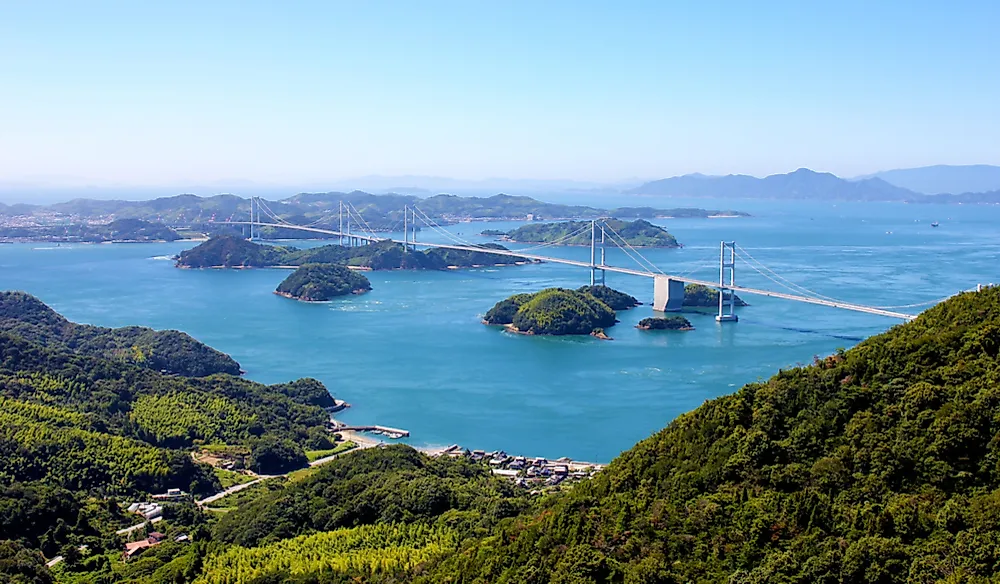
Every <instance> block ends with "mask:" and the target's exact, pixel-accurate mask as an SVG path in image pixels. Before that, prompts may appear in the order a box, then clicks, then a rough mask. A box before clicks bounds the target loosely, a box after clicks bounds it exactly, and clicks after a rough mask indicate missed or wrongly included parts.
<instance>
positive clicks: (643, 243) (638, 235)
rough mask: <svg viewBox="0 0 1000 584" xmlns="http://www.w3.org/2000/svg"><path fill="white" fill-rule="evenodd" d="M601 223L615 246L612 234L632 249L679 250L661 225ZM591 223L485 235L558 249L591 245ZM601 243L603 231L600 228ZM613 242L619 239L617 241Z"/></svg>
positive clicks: (529, 227) (536, 225) (527, 227)
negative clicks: (662, 248)
mask: <svg viewBox="0 0 1000 584" xmlns="http://www.w3.org/2000/svg"><path fill="white" fill-rule="evenodd" d="M602 223H605V224H606V225H607V226H608V231H606V232H605V234H606V237H605V241H609V242H610V243H609V245H614V244H615V242H614V241H612V234H611V232H612V231H613V232H614V233H616V234H617V235H619V236H621V238H622V239H624V240H625V242H626V243H627V244H628V245H631V246H632V247H680V244H679V243H677V238H675V237H674V236H673V235H671V234H670V233H669V232H667V230H666V229H664V228H662V227H660V226H659V225H653V224H652V223H650V222H649V221H646V220H645V219H636V220H635V221H622V220H620V219H604V220H602ZM590 226H591V223H590V221H562V222H558V223H530V224H528V225H523V226H521V227H518V228H517V229H514V230H513V231H508V232H506V233H503V234H498V232H497V231H496V230H488V231H484V232H483V235H493V236H499V237H500V238H501V239H502V240H504V241H511V242H515V243H552V244H558V245H590V242H591V235H592V234H591V229H590ZM597 237H598V239H599V238H600V227H598V234H597ZM614 239H617V237H615V238H614Z"/></svg>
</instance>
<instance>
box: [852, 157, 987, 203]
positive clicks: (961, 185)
mask: <svg viewBox="0 0 1000 584" xmlns="http://www.w3.org/2000/svg"><path fill="white" fill-rule="evenodd" d="M869 178H880V179H882V180H884V181H886V182H887V183H889V184H893V185H896V186H897V187H903V188H904V189H910V190H911V191H914V192H917V193H923V194H925V195H937V194H940V193H985V192H988V191H998V190H1000V166H991V165H989V164H971V165H966V166H948V165H945V164H939V165H936V166H922V167H919V168H898V169H895V170H884V171H882V172H876V173H874V174H869V175H866V176H859V177H857V178H856V179H855V180H859V179H869Z"/></svg>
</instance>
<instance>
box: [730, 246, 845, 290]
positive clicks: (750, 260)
mask: <svg viewBox="0 0 1000 584" xmlns="http://www.w3.org/2000/svg"><path fill="white" fill-rule="evenodd" d="M736 249H737V256H738V257H740V258H741V259H743V260H744V261H745V262H746V263H747V265H748V266H749V267H750V268H751V269H753V270H754V271H755V272H757V273H758V274H760V275H762V276H764V277H765V278H767V279H768V280H770V281H772V282H774V283H775V284H777V285H779V286H781V287H783V288H785V289H787V290H791V291H792V292H795V293H796V294H803V295H805V296H811V297H813V298H818V299H822V300H829V301H831V302H841V300H838V299H836V298H832V297H830V296H826V295H825V294H820V293H819V292H815V291H813V290H810V289H808V288H806V287H805V286H802V285H799V284H796V283H795V282H792V281H791V280H789V279H787V278H785V277H783V276H781V275H780V274H778V273H777V272H775V271H774V270H772V269H771V268H769V267H767V266H765V265H764V264H763V263H762V262H761V261H760V260H758V259H757V258H755V257H753V256H752V255H750V252H748V251H747V250H745V249H743V248H742V247H740V246H739V245H737V246H736ZM755 264H756V265H755ZM764 272H768V273H769V274H771V275H768V274H767V273H764Z"/></svg>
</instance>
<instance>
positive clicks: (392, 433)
mask: <svg viewBox="0 0 1000 584" xmlns="http://www.w3.org/2000/svg"><path fill="white" fill-rule="evenodd" d="M333 430H334V431H335V432H339V431H341V430H343V431H345V432H351V431H353V432H374V433H376V434H384V435H386V436H388V437H389V438H407V437H409V435H410V431H409V430H403V429H401V428H390V427H389V426H340V425H338V426H336V427H334V429H333Z"/></svg>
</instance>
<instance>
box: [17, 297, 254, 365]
mask: <svg viewBox="0 0 1000 584" xmlns="http://www.w3.org/2000/svg"><path fill="white" fill-rule="evenodd" d="M0 331H5V332H9V333H13V334H16V335H17V336H19V337H22V338H24V339H26V340H29V341H34V342H37V343H40V344H43V345H45V346H46V347H49V348H57V347H58V348H61V349H69V348H72V350H73V351H74V352H76V353H79V354H83V355H90V356H94V357H102V358H105V359H111V360H114V361H121V362H125V363H130V364H132V365H138V366H141V367H145V368H149V369H153V370H155V371H163V372H165V373H177V374H180V375H187V376H194V377H202V376H205V375H212V374H214V373H228V374H230V375H239V374H240V364H239V363H237V362H236V361H235V360H233V358H232V357H230V356H229V355H226V354H225V353H222V352H220V351H216V350H215V349H213V348H212V347H209V346H208V345H205V344H204V343H200V342H198V341H196V340H194V339H193V338H191V337H190V336H189V335H187V334H185V333H182V332H180V331H156V330H153V329H150V328H145V327H138V326H128V327H122V328H116V329H111V328H105V327H99V326H91V325H86V324H76V323H73V322H70V321H68V320H66V319H65V318H63V316H62V315H60V314H58V313H57V312H56V311H54V310H52V309H51V308H49V307H48V306H46V305H45V304H44V303H43V302H42V301H40V300H38V299H37V298H35V297H33V296H31V295H29V294H25V293H23V292H0Z"/></svg>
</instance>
